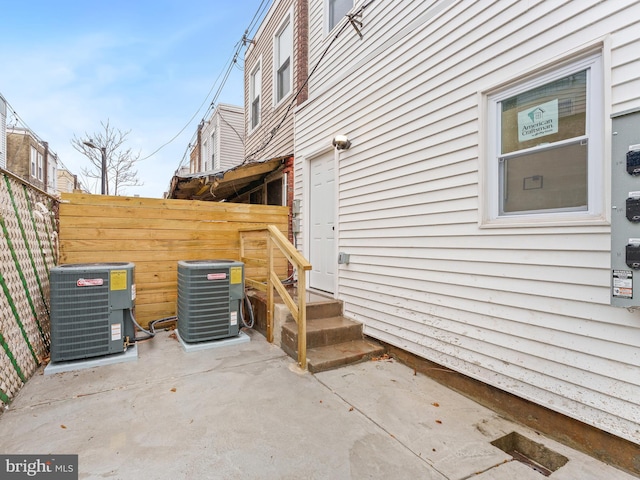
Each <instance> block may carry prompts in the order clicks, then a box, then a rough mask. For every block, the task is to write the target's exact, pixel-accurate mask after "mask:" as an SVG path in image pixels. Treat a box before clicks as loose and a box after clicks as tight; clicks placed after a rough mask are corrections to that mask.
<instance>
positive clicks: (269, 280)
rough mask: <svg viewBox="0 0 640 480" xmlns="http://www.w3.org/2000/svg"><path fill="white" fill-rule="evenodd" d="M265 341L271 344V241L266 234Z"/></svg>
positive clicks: (269, 236)
mask: <svg viewBox="0 0 640 480" xmlns="http://www.w3.org/2000/svg"><path fill="white" fill-rule="evenodd" d="M267 255H268V268H267V341H268V342H269V343H273V289H274V288H275V287H274V286H273V282H272V281H271V272H272V270H273V241H272V240H271V235H269V233H268V232H267Z"/></svg>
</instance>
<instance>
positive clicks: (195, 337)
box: [178, 261, 242, 342]
mask: <svg viewBox="0 0 640 480" xmlns="http://www.w3.org/2000/svg"><path fill="white" fill-rule="evenodd" d="M239 265H242V264H241V263H238V262H229V261H226V262H225V261H219V262H217V263H216V262H211V261H209V262H208V261H183V262H179V264H178V333H179V334H180V338H182V340H184V341H186V342H203V341H208V340H216V339H220V338H225V337H229V336H232V335H237V334H238V325H237V315H238V313H237V306H236V307H235V309H234V308H232V299H231V293H230V292H231V278H232V277H231V273H230V268H234V266H235V268H238V266H239ZM236 288H237V287H236ZM240 288H242V287H240ZM234 302H235V303H236V304H237V301H234ZM232 317H234V318H235V319H236V320H235V321H234V322H232V321H231V318H232Z"/></svg>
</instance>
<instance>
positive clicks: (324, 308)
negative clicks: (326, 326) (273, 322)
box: [287, 299, 342, 322]
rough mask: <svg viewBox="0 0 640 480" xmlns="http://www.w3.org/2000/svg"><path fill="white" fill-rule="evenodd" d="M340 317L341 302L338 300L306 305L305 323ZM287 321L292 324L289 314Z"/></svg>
mask: <svg viewBox="0 0 640 480" xmlns="http://www.w3.org/2000/svg"><path fill="white" fill-rule="evenodd" d="M340 315H342V302H341V301H340V300H333V299H327V300H317V299H316V300H313V301H310V302H309V303H307V322H308V321H309V320H314V319H317V318H327V317H338V316H340ZM287 321H291V322H293V317H292V316H291V313H289V314H288V316H287Z"/></svg>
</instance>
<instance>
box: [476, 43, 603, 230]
mask: <svg viewBox="0 0 640 480" xmlns="http://www.w3.org/2000/svg"><path fill="white" fill-rule="evenodd" d="M602 104H603V84H602V61H601V55H600V54H597V55H592V56H589V57H587V58H585V59H582V60H579V61H574V62H572V63H571V64H566V65H564V66H562V67H559V68H557V69H555V70H554V71H547V72H545V73H544V74H541V75H539V76H537V77H535V78H530V79H528V80H526V81H523V82H519V83H518V84H515V85H511V86H509V87H507V88H505V89H503V90H502V91H500V92H499V93H495V94H490V95H489V96H488V112H489V118H488V125H489V136H488V156H487V162H488V165H487V171H488V178H487V180H488V181H487V185H488V195H487V198H488V201H489V202H488V203H489V205H487V207H488V213H489V215H488V219H489V220H491V219H494V220H495V219H501V218H505V219H506V218H514V217H518V218H520V219H521V218H522V216H525V215H529V216H537V217H540V216H543V217H544V218H547V219H551V220H552V219H553V216H554V215H556V214H558V213H563V214H567V213H574V214H578V215H583V216H584V215H585V214H590V215H597V214H600V213H601V209H602V206H601V201H600V200H601V198H602V195H603V184H602V181H601V177H602V175H601V173H602V164H603V128H604V125H603V110H602V108H603V107H602ZM598 172H600V174H599V173H598ZM549 215H551V216H552V217H551V218H549ZM532 218H533V217H532Z"/></svg>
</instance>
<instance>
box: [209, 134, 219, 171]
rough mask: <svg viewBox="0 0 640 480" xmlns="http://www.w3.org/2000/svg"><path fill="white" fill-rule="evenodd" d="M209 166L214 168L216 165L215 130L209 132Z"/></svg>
mask: <svg viewBox="0 0 640 480" xmlns="http://www.w3.org/2000/svg"><path fill="white" fill-rule="evenodd" d="M211 166H212V167H213V168H214V169H215V168H218V166H217V165H216V132H215V131H214V132H213V133H212V134H211Z"/></svg>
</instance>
